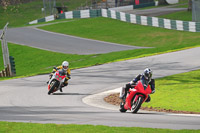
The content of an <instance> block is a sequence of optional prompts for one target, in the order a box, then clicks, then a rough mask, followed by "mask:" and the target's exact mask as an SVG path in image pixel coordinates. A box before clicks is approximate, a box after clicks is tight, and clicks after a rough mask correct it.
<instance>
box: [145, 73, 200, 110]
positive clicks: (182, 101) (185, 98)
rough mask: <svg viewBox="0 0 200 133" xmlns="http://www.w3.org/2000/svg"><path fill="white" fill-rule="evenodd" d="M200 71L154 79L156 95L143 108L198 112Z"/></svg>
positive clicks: (199, 107) (199, 108)
mask: <svg viewBox="0 0 200 133" xmlns="http://www.w3.org/2000/svg"><path fill="white" fill-rule="evenodd" d="M199 75H200V70H196V71H191V72H186V73H182V74H176V75H172V76H168V77H164V78H160V79H156V88H157V89H156V93H155V94H153V95H151V98H152V100H151V102H150V103H145V104H143V106H144V107H153V108H157V109H168V110H169V109H171V110H176V111H192V112H198V113H199V112H200V106H199V104H200V101H199V97H200V93H199V92H200V77H199Z"/></svg>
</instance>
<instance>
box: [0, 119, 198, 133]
mask: <svg viewBox="0 0 200 133" xmlns="http://www.w3.org/2000/svg"><path fill="white" fill-rule="evenodd" d="M0 126H1V128H0V132H6V133H10V132H15V133H18V132H20V133H30V132H37V133H55V132H57V133H60V132H72V133H87V132H95V133H100V132H101V133H102V132H104V133H121V132H133V131H134V132H135V133H141V132H142V133H152V132H156V133H169V132H172V133H173V132H176V133H190V132H192V133H194V132H195V133H197V132H200V130H171V129H152V128H138V127H108V126H101V125H98V126H93V125H74V124H69V125H63V124H34V123H20V122H19V123H16V122H0ZM80 129H81V130H80Z"/></svg>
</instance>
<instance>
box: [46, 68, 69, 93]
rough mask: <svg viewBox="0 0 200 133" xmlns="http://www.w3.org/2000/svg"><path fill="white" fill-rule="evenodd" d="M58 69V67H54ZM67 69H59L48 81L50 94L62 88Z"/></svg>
mask: <svg viewBox="0 0 200 133" xmlns="http://www.w3.org/2000/svg"><path fill="white" fill-rule="evenodd" d="M54 69H56V68H54ZM65 77H66V75H65V71H64V70H62V69H61V70H57V71H56V72H55V73H54V74H53V75H52V77H51V79H50V80H49V82H48V90H49V91H48V94H49V95H50V94H51V93H53V92H56V91H57V90H60V88H61V87H62V85H63V83H64V81H65Z"/></svg>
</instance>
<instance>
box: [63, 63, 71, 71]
mask: <svg viewBox="0 0 200 133" xmlns="http://www.w3.org/2000/svg"><path fill="white" fill-rule="evenodd" d="M68 66H69V62H67V61H63V63H62V67H63V69H64V70H65V71H66V70H67V69H68Z"/></svg>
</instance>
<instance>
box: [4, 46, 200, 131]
mask: <svg viewBox="0 0 200 133" xmlns="http://www.w3.org/2000/svg"><path fill="white" fill-rule="evenodd" d="M199 51H200V47H197V48H193V49H188V50H184V51H178V52H172V53H168V54H162V55H157V56H151V57H145V58H140V59H134V60H127V61H122V62H116V63H110V64H104V65H99V66H94V67H89V68H83V69H77V70H73V71H72V79H71V81H70V83H69V86H68V87H67V88H64V92H63V93H60V92H56V93H55V94H54V95H47V85H46V84H45V82H46V81H47V80H48V75H39V76H33V77H27V78H21V79H13V80H7V81H0V120H1V121H18V122H19V121H20V122H36V123H63V124H92V125H108V126H126V127H150V128H170V129H200V126H199V125H200V115H178V114H176V115H173V114H167V113H157V112H144V111H140V112H139V113H138V114H131V113H120V112H119V111H118V110H109V109H104V108H99V107H93V106H90V105H87V104H85V103H83V102H82V99H83V98H85V97H87V96H91V95H92V94H96V93H100V92H102V91H106V90H110V89H115V88H117V87H119V86H122V85H124V84H125V83H126V82H127V81H129V80H131V79H132V76H133V75H136V74H138V73H139V72H142V71H143V69H144V68H145V67H147V66H148V67H151V68H152V69H153V70H154V78H158V77H163V76H168V75H172V74H176V73H182V72H187V71H191V70H195V69H200V62H199V57H200V52H199ZM94 101H95V102H96V103H97V104H102V99H94Z"/></svg>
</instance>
